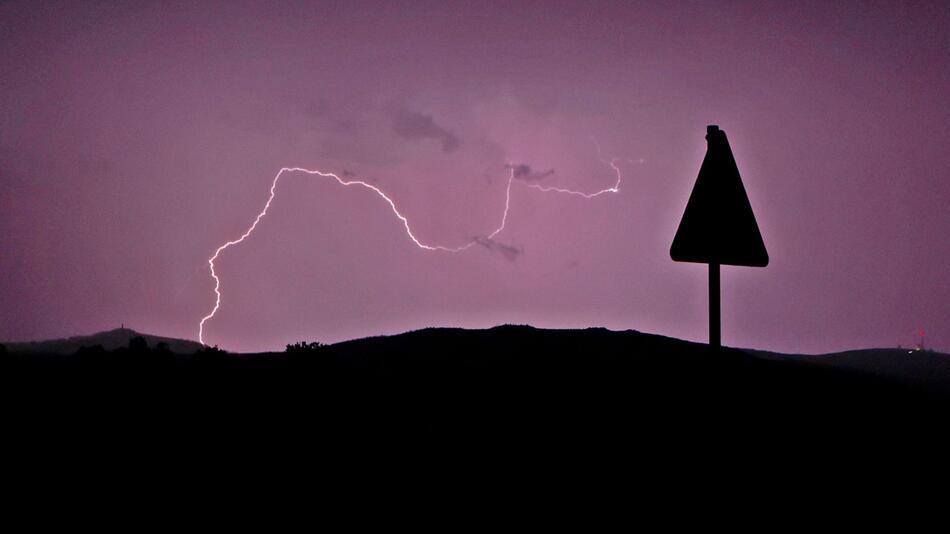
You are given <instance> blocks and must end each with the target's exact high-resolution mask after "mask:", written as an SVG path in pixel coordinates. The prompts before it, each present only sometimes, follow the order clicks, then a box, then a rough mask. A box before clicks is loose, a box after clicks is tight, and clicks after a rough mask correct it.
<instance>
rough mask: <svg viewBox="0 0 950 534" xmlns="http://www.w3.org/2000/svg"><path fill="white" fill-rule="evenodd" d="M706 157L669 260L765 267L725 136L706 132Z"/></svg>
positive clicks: (764, 254)
mask: <svg viewBox="0 0 950 534" xmlns="http://www.w3.org/2000/svg"><path fill="white" fill-rule="evenodd" d="M706 141H707V148H706V157H705V158H703V165H702V167H700V169H699V177H698V178H696V185H695V186H693V192H692V193H691V194H690V196H689V202H687V204H686V211H684V212H683V219H682V220H681V221H680V225H679V228H678V229H677V230H676V236H675V237H674V238H673V246H672V247H670V257H672V258H673V260H674V261H687V262H694V263H718V264H720V265H745V266H748V267H765V266H766V265H768V264H769V254H768V252H766V250H765V243H763V242H762V235H761V234H760V233H759V225H758V224H756V222H755V215H754V214H753V213H752V205H751V204H749V197H748V196H746V193H745V188H744V187H743V186H742V178H741V177H740V176H739V168H738V167H737V166H736V160H735V158H734V157H733V156H732V149H730V148H729V140H728V139H726V132H724V131H722V130H720V129H719V127H718V126H715V125H710V126H707V127H706Z"/></svg>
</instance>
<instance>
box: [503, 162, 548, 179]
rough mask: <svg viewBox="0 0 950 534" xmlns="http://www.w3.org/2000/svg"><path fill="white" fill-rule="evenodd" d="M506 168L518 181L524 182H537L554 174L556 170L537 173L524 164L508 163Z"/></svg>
mask: <svg viewBox="0 0 950 534" xmlns="http://www.w3.org/2000/svg"><path fill="white" fill-rule="evenodd" d="M505 168H506V169H511V170H512V173H513V174H512V175H513V176H514V177H515V178H517V179H518V180H524V181H525V182H536V181H538V180H543V179H545V178H547V177H548V176H551V175H552V174H554V169H548V170H546V171H536V170H534V169H532V168H531V166H530V165H526V164H524V163H508V164H507V165H505Z"/></svg>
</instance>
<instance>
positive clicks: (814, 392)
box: [2, 325, 947, 441]
mask: <svg viewBox="0 0 950 534" xmlns="http://www.w3.org/2000/svg"><path fill="white" fill-rule="evenodd" d="M126 332H131V331H112V332H109V333H105V335H99V336H90V337H86V338H72V339H71V340H67V341H68V342H69V343H72V344H73V345H75V344H81V343H82V342H79V341H76V340H78V339H82V340H86V341H88V340H92V341H95V342H96V343H97V344H99V343H102V342H103V340H108V339H114V338H116V337H117V336H120V335H121V336H125V335H126ZM141 339H146V340H147V339H153V340H154V339H164V338H155V337H151V336H150V337H149V338H141ZM133 340H134V338H133ZM172 342H174V340H172ZM137 343H138V344H137V345H135V344H134V343H133V345H134V346H133V345H130V346H129V347H127V348H121V349H116V350H115V351H111V352H110V351H106V350H103V349H95V350H90V349H85V350H82V351H79V353H78V354H76V355H74V356H66V357H59V358H52V359H51V358H40V357H36V356H37V355H36V352H35V351H34V352H33V353H23V352H17V351H10V352H8V353H7V354H6V355H5V356H4V357H3V364H2V365H3V375H4V377H5V380H4V382H6V384H5V391H6V392H7V393H8V394H11V395H12V396H13V398H17V399H19V401H18V402H19V405H20V406H22V407H25V409H24V410H22V411H21V412H20V413H18V414H17V417H18V418H19V421H20V423H22V424H24V425H27V426H29V425H31V424H32V423H34V422H36V421H43V422H44V425H46V426H44V428H46V429H57V428H59V427H58V426H56V425H55V424H54V425H52V426H49V425H48V424H49V422H50V421H51V420H52V421H58V422H59V424H62V425H66V426H67V427H68V426H69V425H70V424H71V421H72V420H73V419H77V420H82V421H84V422H85V423H84V424H93V425H94V426H97V427H98V428H100V430H102V431H106V432H111V431H114V430H115V428H118V427H117V426H116V425H117V424H118V423H117V422H118V421H122V422H123V424H128V422H129V421H134V422H135V424H146V425H150V426H155V425H159V426H162V427H163V428H164V427H165V426H166V425H168V424H169V422H170V421H174V422H175V424H174V425H172V426H171V427H167V428H165V430H166V431H168V432H169V433H171V434H176V435H177V434H180V433H182V432H196V433H201V432H206V431H208V429H207V427H206V426H205V424H206V423H207V422H208V421H213V422H214V424H215V425H217V428H218V429H219V430H227V431H236V430H239V429H241V431H242V432H243V431H244V430H248V429H255V430H259V431H264V430H263V429H267V430H266V432H265V433H277V434H282V433H288V432H289V433H291V434H294V435H297V434H298V433H299V434H308V433H309V432H311V431H316V429H320V432H332V433H334V434H335V435H340V434H342V435H350V436H352V435H368V436H376V437H379V436H392V435H408V436H413V435H415V436H424V435H440V436H465V437H466V438H469V439H488V438H491V437H492V436H495V437H498V436H508V437H511V436H523V437H527V436H533V437H536V436H558V438H557V439H561V440H568V441H572V440H578V439H582V440H589V439H607V438H609V439H612V440H621V441H623V440H631V439H637V438H636V436H639V435H640V434H641V433H642V432H648V433H651V434H655V433H656V432H660V433H661V434H662V435H670V434H671V433H672V434H673V435H684V436H685V435H687V434H688V435H693V434H695V433H696V432H699V433H703V432H713V433H715V434H717V435H719V434H722V433H724V432H725V433H727V434H728V433H731V434H732V435H734V436H748V435H750V434H755V435H760V434H761V433H762V432H768V431H772V432H778V433H780V434H782V435H792V436H798V437H799V438H800V437H801V436H810V435H816V434H822V433H829V432H830V433H833V434H834V433H840V432H842V428H852V429H863V430H864V431H873V432H878V431H880V430H881V429H883V428H888V427H890V426H900V427H906V425H908V424H909V422H910V420H909V419H908V418H907V417H906V414H907V413H914V414H923V413H930V412H932V411H933V410H936V409H938V408H945V407H946V405H947V396H946V395H945V394H944V393H945V392H946V391H947V390H945V389H944V390H941V389H940V388H936V387H934V383H933V381H931V383H929V384H928V387H925V388H922V387H914V386H915V385H914V384H913V383H912V382H911V381H908V380H903V381H900V380H893V379H890V378H888V377H887V373H882V374H879V375H874V374H873V373H869V372H865V371H860V370H854V369H843V368H836V367H834V366H829V365H828V363H826V362H820V363H815V361H813V359H809V357H802V356H797V357H778V356H776V355H771V356H770V357H762V356H761V355H753V354H751V353H749V352H744V351H741V350H736V349H722V350H719V351H712V350H710V349H709V348H708V347H707V346H706V345H704V344H698V343H691V342H686V341H681V340H677V339H672V338H667V337H663V336H657V335H650V334H644V333H640V332H636V331H633V330H628V331H620V332H617V331H609V330H606V329H603V328H588V329H585V330H542V329H536V328H532V327H529V326H510V325H508V326H500V327H495V328H491V329H487V330H464V329H456V328H427V329H423V330H418V331H414V332H408V333H405V334H400V335H394V336H381V337H372V338H365V339H358V340H352V341H347V342H342V343H337V344H334V345H328V346H327V345H321V344H318V343H313V344H298V345H295V346H291V347H288V351H286V352H283V353H264V354H228V353H225V352H223V351H219V350H215V349H203V350H200V351H198V352H197V353H195V354H194V356H193V357H191V358H184V359H183V358H172V357H169V356H168V354H167V353H166V355H165V356H164V357H160V354H159V353H158V352H157V351H156V348H155V347H154V346H150V345H149V344H148V343H147V342H146V343H142V342H141V341H138V342H137ZM183 343H184V344H177V343H176V345H174V346H183V347H188V348H190V347H192V346H193V344H191V345H189V344H187V342H183ZM169 345H170V346H171V342H169ZM31 346H32V347H34V348H35V347H52V348H53V349H56V350H57V351H62V350H64V347H66V346H67V344H66V343H64V342H62V341H57V342H49V343H48V344H43V343H37V344H33V345H31ZM104 346H105V345H104ZM846 356H847V357H852V358H857V355H846ZM846 356H841V358H845V357H846ZM904 356H907V355H906V354H904ZM879 357H883V356H879ZM944 357H945V355H940V356H939V357H938V356H934V357H933V358H932V359H934V361H939V362H943V361H945V360H943V358H944ZM828 361H830V360H828ZM854 367H856V365H855V366H854ZM24 399H28V401H27V400H24ZM842 425H844V426H842ZM153 430H154V429H153ZM905 430H906V428H905ZM299 437H300V436H298V438H299Z"/></svg>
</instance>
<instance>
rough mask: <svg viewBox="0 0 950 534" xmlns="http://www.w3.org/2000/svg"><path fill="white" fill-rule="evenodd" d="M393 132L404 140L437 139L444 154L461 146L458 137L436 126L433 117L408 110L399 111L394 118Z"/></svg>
mask: <svg viewBox="0 0 950 534" xmlns="http://www.w3.org/2000/svg"><path fill="white" fill-rule="evenodd" d="M393 132H395V134H396V135H398V136H399V137H402V138H404V139H435V140H437V141H440V142H441V143H442V152H452V151H454V150H456V149H457V148H458V147H459V146H460V145H461V141H459V138H458V136H456V135H455V134H454V133H452V132H450V131H448V130H446V129H445V128H443V127H442V126H439V125H438V124H436V122H435V119H433V118H432V116H431V115H426V114H424V113H417V112H415V111H410V110H408V109H403V110H399V111H398V112H396V116H395V117H394V118H393Z"/></svg>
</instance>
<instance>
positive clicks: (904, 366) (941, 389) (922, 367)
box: [748, 349, 950, 394]
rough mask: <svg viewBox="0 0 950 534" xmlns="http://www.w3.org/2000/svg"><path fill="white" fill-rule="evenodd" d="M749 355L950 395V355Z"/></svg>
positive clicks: (875, 351)
mask: <svg viewBox="0 0 950 534" xmlns="http://www.w3.org/2000/svg"><path fill="white" fill-rule="evenodd" d="M748 352H749V353H750V354H754V355H756V356H759V357H762V358H768V359H771V360H777V361H786V362H788V361H795V362H802V363H810V364H814V365H821V366H825V367H833V368H837V369H846V370H852V371H859V372H864V373H868V374H872V375H875V376H879V377H882V378H886V379H889V380H892V381H894V382H898V383H901V384H904V385H906V386H908V387H913V388H922V389H925V390H927V391H930V392H933V393H942V394H950V354H942V353H939V352H933V351H929V350H922V351H915V350H908V349H861V350H849V351H844V352H835V353H829V354H818V355H807V354H779V353H774V352H765V351H755V350H750V351H748Z"/></svg>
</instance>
